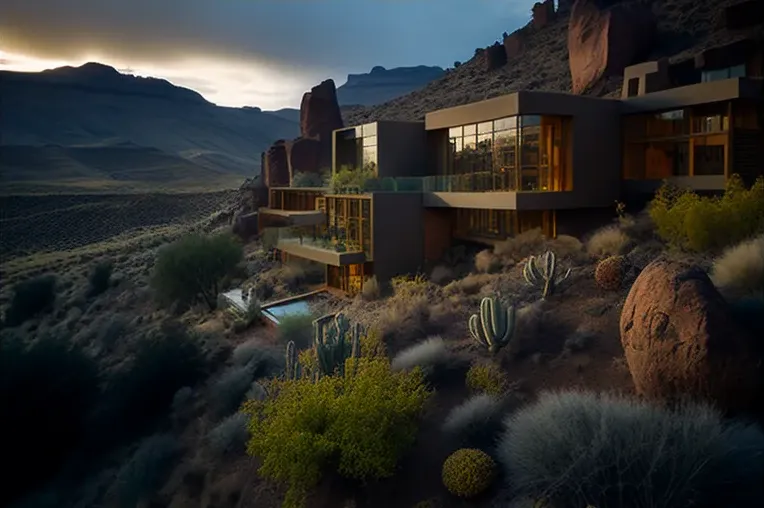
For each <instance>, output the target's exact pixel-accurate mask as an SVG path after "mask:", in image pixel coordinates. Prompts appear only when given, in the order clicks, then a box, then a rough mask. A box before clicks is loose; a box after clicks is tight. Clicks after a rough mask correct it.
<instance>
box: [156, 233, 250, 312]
mask: <svg viewBox="0 0 764 508" xmlns="http://www.w3.org/2000/svg"><path fill="white" fill-rule="evenodd" d="M241 259H242V248H241V244H240V243H239V242H238V241H237V240H236V238H235V237H234V236H233V235H229V234H218V235H215V236H204V235H199V234H191V235H188V236H185V237H183V238H181V239H180V240H178V241H176V242H174V243H172V244H170V245H167V246H165V247H163V248H161V249H160V250H159V253H158V255H157V260H156V264H155V265H154V272H153V274H152V278H151V285H152V287H153V288H154V290H155V291H156V292H157V295H158V296H159V298H160V299H161V300H163V301H165V302H180V303H183V304H187V303H190V302H193V301H195V300H197V299H200V300H201V301H203V302H204V303H205V304H207V306H208V307H209V308H210V309H214V308H215V305H216V302H217V296H218V292H219V290H220V283H221V281H222V280H223V278H224V277H225V276H226V275H229V274H230V273H231V272H232V271H233V270H234V268H236V265H237V264H238V263H239V261H241Z"/></svg>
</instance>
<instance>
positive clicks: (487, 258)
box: [475, 249, 501, 273]
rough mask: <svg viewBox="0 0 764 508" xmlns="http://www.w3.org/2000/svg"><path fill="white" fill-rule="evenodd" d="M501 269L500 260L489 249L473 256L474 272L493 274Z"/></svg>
mask: <svg viewBox="0 0 764 508" xmlns="http://www.w3.org/2000/svg"><path fill="white" fill-rule="evenodd" d="M499 269H501V259H499V257H498V256H497V255H496V254H494V253H493V252H492V251H491V250H490V249H484V250H481V251H480V252H478V253H477V254H475V270H477V271H478V272H482V273H494V272H496V271H498V270H499Z"/></svg>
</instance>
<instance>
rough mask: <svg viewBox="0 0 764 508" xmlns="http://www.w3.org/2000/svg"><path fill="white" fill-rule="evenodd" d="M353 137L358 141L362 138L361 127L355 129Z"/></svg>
mask: <svg viewBox="0 0 764 508" xmlns="http://www.w3.org/2000/svg"><path fill="white" fill-rule="evenodd" d="M355 137H356V138H357V139H360V138H362V137H363V125H359V126H358V127H356V128H355Z"/></svg>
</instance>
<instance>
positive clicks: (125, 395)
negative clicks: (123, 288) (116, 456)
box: [93, 322, 205, 447]
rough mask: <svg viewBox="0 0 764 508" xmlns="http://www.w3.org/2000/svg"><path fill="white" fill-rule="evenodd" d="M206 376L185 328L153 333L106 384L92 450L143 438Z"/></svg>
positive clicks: (170, 327)
mask: <svg viewBox="0 0 764 508" xmlns="http://www.w3.org/2000/svg"><path fill="white" fill-rule="evenodd" d="M204 374H205V362H204V358H203V356H202V353H201V348H200V346H199V344H198V341H197V340H196V337H194V336H191V335H189V334H188V332H187V330H186V329H185V328H183V327H182V326H181V325H180V324H177V323H170V322H168V323H164V324H163V325H162V326H161V328H160V329H159V330H154V331H151V332H150V333H149V334H147V335H146V336H144V337H142V338H141V339H140V340H139V341H138V347H137V350H136V352H135V355H134V357H133V359H132V361H131V362H129V363H128V364H127V365H126V366H123V367H122V368H121V369H120V370H119V371H118V372H116V373H115V374H114V375H113V376H112V378H111V379H110V380H109V382H108V383H107V386H106V389H105V393H104V401H103V403H102V404H101V406H100V407H99V411H98V412H97V413H96V414H95V415H94V419H93V426H94V431H95V432H94V436H93V438H94V439H95V442H94V443H93V445H94V446H99V447H103V446H108V445H111V444H116V443H118V442H119V441H120V440H121V439H127V438H130V437H133V436H136V435H140V434H142V433H144V432H145V431H147V430H148V429H149V428H150V427H151V426H152V424H153V423H154V422H155V421H156V419H157V418H158V417H160V416H161V415H163V414H164V413H165V411H166V410H167V409H168V407H169V405H170V404H171V402H172V400H173V397H174V396H175V393H176V392H177V391H178V390H179V389H180V388H183V387H185V386H193V385H195V384H196V383H197V382H198V381H199V380H201V378H202V377H203V376H204ZM99 430H100V431H101V432H97V431H99Z"/></svg>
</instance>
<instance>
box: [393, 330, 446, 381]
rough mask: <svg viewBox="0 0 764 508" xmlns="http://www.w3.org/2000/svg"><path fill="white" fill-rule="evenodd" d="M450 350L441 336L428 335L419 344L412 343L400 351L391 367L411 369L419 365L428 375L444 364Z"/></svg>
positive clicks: (397, 369) (395, 369)
mask: <svg viewBox="0 0 764 508" xmlns="http://www.w3.org/2000/svg"><path fill="white" fill-rule="evenodd" d="M450 356H451V354H450V352H449V350H448V348H447V347H446V343H445V341H444V340H443V339H442V338H441V337H429V338H427V339H426V340H424V341H422V342H420V343H419V344H413V345H411V346H409V347H407V348H406V349H404V350H402V351H400V352H399V353H398V354H397V355H395V358H393V361H392V369H393V370H394V371H399V370H411V369H414V368H415V367H419V368H421V369H422V371H423V372H424V373H425V374H427V375H428V376H429V375H431V374H432V373H433V371H435V370H437V369H439V368H440V367H441V366H444V365H446V364H447V363H448V362H449V359H450Z"/></svg>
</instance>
